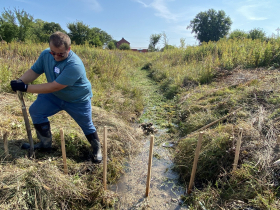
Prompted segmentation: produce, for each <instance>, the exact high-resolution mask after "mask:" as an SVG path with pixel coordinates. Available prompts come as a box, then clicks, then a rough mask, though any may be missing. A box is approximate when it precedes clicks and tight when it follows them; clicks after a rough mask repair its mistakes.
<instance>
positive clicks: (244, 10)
mask: <svg viewBox="0 0 280 210" xmlns="http://www.w3.org/2000/svg"><path fill="white" fill-rule="evenodd" d="M250 2H252V1H248V3H250ZM253 3H254V2H252V4H248V5H244V6H241V7H240V8H239V9H238V10H237V11H238V12H239V13H241V15H243V16H245V17H246V18H247V19H248V20H253V21H254V20H266V19H268V17H265V16H264V15H263V14H262V13H263V12H262V11H263V10H264V7H266V4H263V3H257V4H253Z"/></svg>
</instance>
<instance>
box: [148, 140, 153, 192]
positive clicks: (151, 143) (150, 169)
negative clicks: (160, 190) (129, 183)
mask: <svg viewBox="0 0 280 210" xmlns="http://www.w3.org/2000/svg"><path fill="white" fill-rule="evenodd" d="M153 148H154V135H151V140H150V154H149V165H148V175H147V184H146V197H148V196H149V191H150V182H151V175H152V160H153Z"/></svg>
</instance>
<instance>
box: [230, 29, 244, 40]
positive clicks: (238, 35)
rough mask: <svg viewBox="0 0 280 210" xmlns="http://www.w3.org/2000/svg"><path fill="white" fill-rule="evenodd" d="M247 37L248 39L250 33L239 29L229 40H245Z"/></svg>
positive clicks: (231, 34)
mask: <svg viewBox="0 0 280 210" xmlns="http://www.w3.org/2000/svg"><path fill="white" fill-rule="evenodd" d="M247 37H248V33H246V32H245V31H242V30H239V29H236V30H234V31H232V32H231V33H230V34H229V36H228V38H229V39H244V38H247Z"/></svg>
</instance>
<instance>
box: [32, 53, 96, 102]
mask: <svg viewBox="0 0 280 210" xmlns="http://www.w3.org/2000/svg"><path fill="white" fill-rule="evenodd" d="M49 52H50V49H49V48H48V49H46V50H44V51H43V52H42V53H41V55H40V57H39V58H38V60H37V61H36V62H35V63H34V65H33V66H32V67H31V69H32V70H33V71H34V72H36V73H37V74H43V73H45V75H46V78H47V81H48V82H53V81H56V82H57V83H59V84H61V85H67V87H66V88H64V89H62V90H59V91H56V92H53V94H54V95H55V96H57V97H58V98H60V99H62V100H64V101H67V102H71V103H83V102H85V101H87V100H90V98H91V97H92V91H91V84H90V82H89V80H88V79H87V76H86V70H85V67H84V64H83V62H82V60H81V59H80V58H79V57H78V56H77V55H76V54H75V53H74V52H73V51H72V50H70V52H69V55H68V57H67V58H66V59H64V60H63V61H56V60H55V59H54V57H53V56H52V55H51V54H50V53H49Z"/></svg>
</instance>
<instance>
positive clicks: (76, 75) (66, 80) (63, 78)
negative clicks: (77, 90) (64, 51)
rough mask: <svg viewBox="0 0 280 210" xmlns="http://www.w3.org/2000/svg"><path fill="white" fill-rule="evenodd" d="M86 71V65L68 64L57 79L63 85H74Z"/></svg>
mask: <svg viewBox="0 0 280 210" xmlns="http://www.w3.org/2000/svg"><path fill="white" fill-rule="evenodd" d="M84 73H85V69H84V66H82V65H80V64H72V65H67V66H66V67H65V68H64V70H63V71H62V72H61V74H60V75H59V76H58V77H57V78H56V80H55V81H56V82H57V83H59V84H61V85H67V86H72V85H74V84H75V82H76V81H77V80H79V79H80V78H81V77H82V75H83V74H84Z"/></svg>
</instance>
